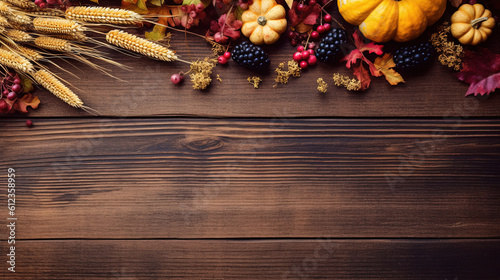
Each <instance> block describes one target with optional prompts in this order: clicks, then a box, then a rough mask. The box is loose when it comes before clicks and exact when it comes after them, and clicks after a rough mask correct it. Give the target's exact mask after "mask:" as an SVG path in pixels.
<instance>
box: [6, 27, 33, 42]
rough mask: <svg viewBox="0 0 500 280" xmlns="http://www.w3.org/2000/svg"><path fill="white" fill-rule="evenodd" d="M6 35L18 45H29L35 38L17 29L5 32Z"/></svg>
mask: <svg viewBox="0 0 500 280" xmlns="http://www.w3.org/2000/svg"><path fill="white" fill-rule="evenodd" d="M5 35H6V36H7V37H8V38H9V39H11V40H12V41H14V42H18V43H27V42H31V41H32V40H33V37H31V35H29V34H28V33H26V32H24V31H21V30H17V29H8V30H7V32H5Z"/></svg>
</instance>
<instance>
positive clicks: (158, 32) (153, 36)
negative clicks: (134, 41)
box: [145, 25, 167, 41]
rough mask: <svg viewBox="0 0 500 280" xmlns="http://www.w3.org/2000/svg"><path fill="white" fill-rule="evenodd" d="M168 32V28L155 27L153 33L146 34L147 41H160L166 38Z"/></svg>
mask: <svg viewBox="0 0 500 280" xmlns="http://www.w3.org/2000/svg"><path fill="white" fill-rule="evenodd" d="M166 30H167V28H166V27H165V26H160V25H155V27H153V31H151V32H146V34H145V36H146V39H148V40H151V41H160V40H162V39H163V38H165V31H166Z"/></svg>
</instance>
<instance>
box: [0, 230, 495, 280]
mask: <svg viewBox="0 0 500 280" xmlns="http://www.w3.org/2000/svg"><path fill="white" fill-rule="evenodd" d="M16 245H17V246H16V273H10V272H8V271H7V269H6V268H5V269H2V272H1V273H0V275H2V276H3V279H23V280H26V279H51V280H56V279H103V278H106V279H167V278H168V279H418V280H423V279H448V280H454V279H498V275H499V273H500V268H499V267H498V263H499V262H500V241H498V240H435V241H427V240H328V239H316V240H303V241H297V240H267V241H260V240H255V241H251V240H250V241H248V240H242V241H238V240H237V241H227V240H222V241H221V240H205V241H203V240H201V241H200V240H121V241H113V240H92V241H89V240H64V241H61V240H56V241H22V242H18V243H16ZM4 258H5V256H4Z"/></svg>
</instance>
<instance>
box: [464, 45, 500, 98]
mask: <svg viewBox="0 0 500 280" xmlns="http://www.w3.org/2000/svg"><path fill="white" fill-rule="evenodd" d="M499 74H500V54H495V53H493V52H492V51H490V50H489V49H484V48H482V49H479V52H473V51H469V50H466V51H465V54H464V58H463V64H462V70H460V72H459V73H457V74H456V75H457V77H458V79H460V80H461V81H463V82H466V83H468V84H470V87H469V90H468V91H467V93H466V94H465V95H466V96H467V95H471V94H474V95H476V96H477V95H485V94H490V93H492V92H494V91H495V90H496V89H497V88H500V77H499Z"/></svg>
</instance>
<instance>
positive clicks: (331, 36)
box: [316, 28, 347, 63]
mask: <svg viewBox="0 0 500 280" xmlns="http://www.w3.org/2000/svg"><path fill="white" fill-rule="evenodd" d="M346 41H347V33H346V32H345V30H343V29H340V28H334V29H332V30H331V31H330V32H329V33H328V34H326V36H325V37H324V38H323V40H321V43H320V44H319V47H318V50H317V51H316V52H317V56H318V59H319V60H320V61H322V62H325V63H329V62H335V60H336V58H337V54H338V53H339V52H340V47H341V45H342V44H344V43H345V42H346Z"/></svg>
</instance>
